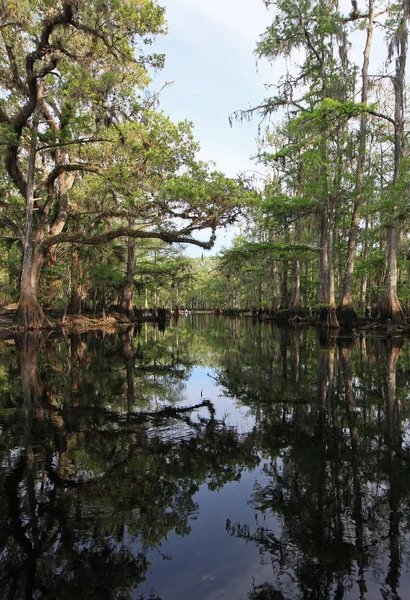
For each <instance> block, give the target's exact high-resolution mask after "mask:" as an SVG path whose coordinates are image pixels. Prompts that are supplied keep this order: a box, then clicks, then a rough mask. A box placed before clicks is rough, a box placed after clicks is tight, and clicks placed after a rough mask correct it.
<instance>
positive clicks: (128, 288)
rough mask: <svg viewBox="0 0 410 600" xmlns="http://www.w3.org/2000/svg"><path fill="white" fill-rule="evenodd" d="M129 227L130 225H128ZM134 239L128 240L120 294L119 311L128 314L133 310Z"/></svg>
mask: <svg viewBox="0 0 410 600" xmlns="http://www.w3.org/2000/svg"><path fill="white" fill-rule="evenodd" d="M130 226H131V224H130ZM135 246H136V243H135V238H128V252H127V274H126V277H125V282H124V286H123V288H122V293H121V304H120V310H121V312H122V313H125V314H129V313H130V312H131V311H132V308H133V296H134V274H135Z"/></svg>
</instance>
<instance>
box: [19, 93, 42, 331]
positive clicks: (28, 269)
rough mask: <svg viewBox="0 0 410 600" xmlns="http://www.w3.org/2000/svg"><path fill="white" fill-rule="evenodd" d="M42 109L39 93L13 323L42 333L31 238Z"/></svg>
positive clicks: (36, 253)
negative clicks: (18, 295)
mask: <svg viewBox="0 0 410 600" xmlns="http://www.w3.org/2000/svg"><path fill="white" fill-rule="evenodd" d="M41 106H42V102H41V97H40V91H39V102H38V105H37V108H36V110H35V112H34V116H33V126H32V132H31V141H30V156H29V165H28V172H27V189H26V227H25V235H24V241H23V259H22V268H21V275H20V298H19V304H18V308H17V313H16V318H15V323H14V325H15V327H16V329H45V328H46V327H49V326H50V323H49V321H48V320H47V318H46V316H45V314H44V312H43V309H42V308H41V306H40V304H39V302H38V297H37V292H38V282H39V279H40V271H41V267H42V266H43V262H44V254H43V253H42V252H41V251H40V250H39V248H38V246H37V244H36V241H35V236H34V173H35V168H36V151H37V133H38V125H39V121H40V114H41Z"/></svg>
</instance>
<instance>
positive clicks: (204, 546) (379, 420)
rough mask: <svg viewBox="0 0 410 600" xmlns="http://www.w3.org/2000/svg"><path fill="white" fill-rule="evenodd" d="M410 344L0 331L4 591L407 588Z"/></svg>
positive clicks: (180, 594)
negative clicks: (11, 337) (2, 336)
mask: <svg viewBox="0 0 410 600" xmlns="http://www.w3.org/2000/svg"><path fill="white" fill-rule="evenodd" d="M409 372H410V352H409V342H408V341H407V340H406V341H392V340H383V339H377V338H364V339H361V338H359V337H358V338H357V339H356V340H351V339H350V340H349V339H348V338H340V337H339V338H337V339H328V340H319V337H318V334H317V332H316V331H315V330H312V329H303V330H297V329H277V328H275V327H273V326H272V325H270V324H253V323H252V322H251V320H248V319H242V320H231V319H228V318H222V317H220V318H214V317H209V316H206V317H205V316H203V317H199V316H190V317H189V318H183V319H180V320H179V323H175V322H173V323H171V325H170V327H167V328H166V330H165V331H159V329H158V327H157V326H156V325H153V324H146V325H143V326H142V327H140V328H135V329H134V330H129V331H126V330H124V331H122V332H120V333H118V332H117V333H115V332H113V333H112V334H109V333H105V334H104V335H103V334H102V333H100V332H99V333H97V332H89V333H85V334H81V335H70V336H66V337H48V338H47V337H44V335H39V334H31V335H29V336H26V337H22V338H19V339H17V340H16V341H15V342H14V341H3V342H0V486H1V492H0V598H2V599H3V598H4V599H20V598H21V599H23V598H25V599H30V598H33V599H40V598H47V599H67V600H68V599H70V600H72V599H83V598H84V599H111V598H121V599H124V598H132V599H136V600H137V599H138V600H143V599H144V600H149V599H150V600H218V599H223V600H299V599H301V600H302V599H303V600H316V599H317V600H326V599H335V600H337V599H348V600H350V599H355V600H356V599H357V600H361V599H367V600H374V599H381V600H386V599H392V600H397V599H402V600H405V599H406V598H409V597H410V573H409V568H410V451H408V444H410V420H409V418H410V385H409V377H408V375H409Z"/></svg>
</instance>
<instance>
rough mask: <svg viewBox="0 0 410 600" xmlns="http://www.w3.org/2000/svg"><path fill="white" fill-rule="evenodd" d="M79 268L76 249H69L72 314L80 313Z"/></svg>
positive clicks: (78, 256) (78, 257) (78, 255)
mask: <svg viewBox="0 0 410 600" xmlns="http://www.w3.org/2000/svg"><path fill="white" fill-rule="evenodd" d="M80 281H81V269H80V254H79V252H78V250H74V249H72V250H71V299H70V310H71V312H72V313H73V315H78V316H79V315H81V301H82V298H81V283H80Z"/></svg>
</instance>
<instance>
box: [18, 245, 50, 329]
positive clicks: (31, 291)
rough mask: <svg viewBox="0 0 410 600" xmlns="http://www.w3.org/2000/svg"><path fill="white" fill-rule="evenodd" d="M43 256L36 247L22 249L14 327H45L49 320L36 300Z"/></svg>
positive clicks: (47, 325)
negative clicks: (18, 295) (18, 296)
mask: <svg viewBox="0 0 410 600" xmlns="http://www.w3.org/2000/svg"><path fill="white" fill-rule="evenodd" d="M43 262H44V256H43V254H42V253H41V252H39V251H38V249H33V245H30V248H28V249H26V248H25V249H24V253H23V268H22V272H21V279H20V298H19V304H18V308H17V313H16V318H15V323H14V325H15V327H16V329H46V328H47V327H50V322H49V321H48V319H47V317H46V316H45V314H44V312H43V309H42V308H41V306H40V304H39V302H38V297H37V293H38V283H39V279H40V272H41V267H42V266H43Z"/></svg>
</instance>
